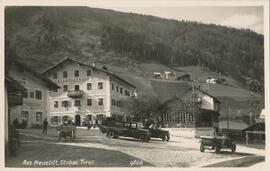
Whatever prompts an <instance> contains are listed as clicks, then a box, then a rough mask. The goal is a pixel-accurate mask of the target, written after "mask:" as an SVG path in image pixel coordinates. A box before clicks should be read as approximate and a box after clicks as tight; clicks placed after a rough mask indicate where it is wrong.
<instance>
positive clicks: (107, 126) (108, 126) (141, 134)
mask: <svg viewBox="0 0 270 171" xmlns="http://www.w3.org/2000/svg"><path fill="white" fill-rule="evenodd" d="M142 126H143V125H142V123H139V122H118V121H114V120H105V121H103V122H102V123H101V124H100V125H99V129H100V131H101V132H102V133H106V136H107V137H108V138H117V137H118V136H124V137H133V138H137V139H139V140H141V141H143V142H148V141H149V140H150V138H151V132H150V131H149V130H147V129H143V128H142Z"/></svg>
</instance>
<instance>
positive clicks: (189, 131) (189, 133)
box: [162, 128, 195, 138]
mask: <svg viewBox="0 0 270 171" xmlns="http://www.w3.org/2000/svg"><path fill="white" fill-rule="evenodd" d="M162 129H164V130H167V131H169V132H170V135H171V136H174V137H185V138H194V137H195V129H194V128H162Z"/></svg>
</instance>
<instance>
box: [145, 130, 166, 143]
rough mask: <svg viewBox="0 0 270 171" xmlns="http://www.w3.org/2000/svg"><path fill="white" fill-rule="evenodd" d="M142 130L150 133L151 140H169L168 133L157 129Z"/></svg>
mask: <svg viewBox="0 0 270 171" xmlns="http://www.w3.org/2000/svg"><path fill="white" fill-rule="evenodd" d="M144 129H147V130H149V131H150V132H151V137H153V138H160V139H162V141H169V140H170V133H169V131H165V130H162V129H160V128H158V127H154V128H149V127H144Z"/></svg>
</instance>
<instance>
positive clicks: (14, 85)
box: [5, 75, 26, 93]
mask: <svg viewBox="0 0 270 171" xmlns="http://www.w3.org/2000/svg"><path fill="white" fill-rule="evenodd" d="M5 86H6V87H7V91H8V92H9V93H23V92H26V89H25V88H24V87H23V86H22V85H21V84H20V83H19V82H18V81H16V80H14V79H13V78H12V77H10V76H8V75H5Z"/></svg>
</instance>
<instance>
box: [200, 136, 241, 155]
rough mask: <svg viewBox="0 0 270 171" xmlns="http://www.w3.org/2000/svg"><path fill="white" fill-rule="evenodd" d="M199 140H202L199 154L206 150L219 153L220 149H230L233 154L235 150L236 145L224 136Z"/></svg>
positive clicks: (205, 137) (204, 137)
mask: <svg viewBox="0 0 270 171" xmlns="http://www.w3.org/2000/svg"><path fill="white" fill-rule="evenodd" d="M200 138H201V139H202V140H201V145H200V151H201V152H204V150H205V149H208V150H215V151H216V153H219V152H220V151H221V149H230V150H231V152H232V153H234V152H235V150H236V144H235V143H234V142H233V140H232V139H230V138H228V137H226V136H201V137H200Z"/></svg>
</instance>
